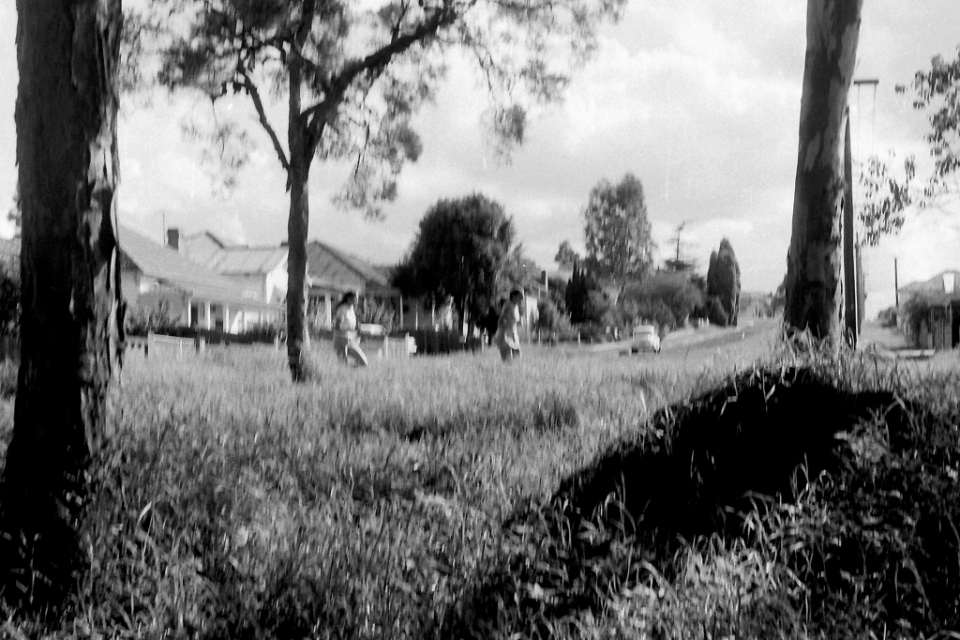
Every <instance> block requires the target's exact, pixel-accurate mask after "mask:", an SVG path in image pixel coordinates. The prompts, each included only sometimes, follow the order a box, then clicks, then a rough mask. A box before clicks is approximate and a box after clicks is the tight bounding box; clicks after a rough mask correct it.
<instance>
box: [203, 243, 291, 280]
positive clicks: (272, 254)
mask: <svg viewBox="0 0 960 640" xmlns="http://www.w3.org/2000/svg"><path fill="white" fill-rule="evenodd" d="M287 253H288V250H287V248H286V247H244V246H240V247H224V248H223V249H222V250H221V251H218V252H217V253H216V254H214V256H213V257H212V259H211V260H210V261H209V262H208V263H207V265H206V266H208V267H210V268H211V269H213V270H214V271H216V272H217V273H222V274H225V275H253V274H264V273H269V272H271V271H273V270H274V269H276V268H277V267H278V266H280V265H281V264H283V262H284V261H285V260H286V259H287Z"/></svg>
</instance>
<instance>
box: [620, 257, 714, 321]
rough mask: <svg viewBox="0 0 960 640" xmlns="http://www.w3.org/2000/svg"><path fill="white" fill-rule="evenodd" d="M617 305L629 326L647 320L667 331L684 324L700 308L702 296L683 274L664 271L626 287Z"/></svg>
mask: <svg viewBox="0 0 960 640" xmlns="http://www.w3.org/2000/svg"><path fill="white" fill-rule="evenodd" d="M618 304H619V305H620V308H621V310H622V312H623V314H624V316H625V317H626V319H627V320H628V321H629V322H630V323H631V324H633V323H636V322H639V321H644V320H646V321H652V322H654V323H656V324H657V325H660V327H661V328H669V327H674V326H680V325H681V324H683V323H684V322H685V321H686V319H687V318H688V317H689V316H690V314H691V313H693V311H694V309H696V308H698V307H700V306H701V305H702V304H703V294H702V293H701V291H700V289H699V288H698V287H697V285H696V284H695V283H694V282H693V281H692V280H691V279H690V278H689V277H688V276H687V274H686V273H677V272H667V271H663V272H657V273H653V274H650V275H649V276H647V277H646V278H644V279H643V280H642V281H640V282H635V283H630V284H628V285H627V286H626V287H625V288H624V291H623V295H622V296H621V299H620V300H619V301H618Z"/></svg>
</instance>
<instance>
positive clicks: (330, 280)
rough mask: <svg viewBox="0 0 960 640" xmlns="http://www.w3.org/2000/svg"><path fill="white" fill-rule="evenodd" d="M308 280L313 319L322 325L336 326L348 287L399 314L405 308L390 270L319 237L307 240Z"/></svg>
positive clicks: (363, 298)
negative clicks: (392, 283) (339, 303)
mask: <svg viewBox="0 0 960 640" xmlns="http://www.w3.org/2000/svg"><path fill="white" fill-rule="evenodd" d="M307 283H308V287H309V288H308V291H307V308H308V313H309V316H310V321H311V322H313V323H314V325H315V326H317V327H319V328H325V329H328V328H330V327H331V326H332V325H331V321H332V316H333V308H334V307H335V306H336V304H337V301H338V299H339V298H340V296H342V295H343V294H344V293H346V292H348V291H352V292H354V293H356V294H357V297H358V298H360V299H361V301H362V303H373V304H376V305H377V306H378V307H380V308H383V309H387V310H390V311H392V312H393V313H394V314H395V316H396V315H399V313H400V309H402V308H403V299H402V298H401V296H400V292H399V291H398V290H397V289H394V288H393V287H391V286H390V277H389V274H388V273H387V270H385V269H380V268H378V267H375V266H373V265H371V264H370V263H368V262H366V261H365V260H363V259H361V258H358V257H357V256H354V255H351V254H349V253H346V252H344V251H340V250H339V249H336V248H334V247H331V246H330V245H328V244H326V243H324V242H320V241H319V240H311V241H310V242H309V243H307Z"/></svg>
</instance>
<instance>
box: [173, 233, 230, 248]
mask: <svg viewBox="0 0 960 640" xmlns="http://www.w3.org/2000/svg"><path fill="white" fill-rule="evenodd" d="M201 237H206V238H208V239H209V240H210V241H211V242H213V244H215V245H217V246H218V247H220V248H221V249H222V248H223V247H226V246H227V243H226V242H224V241H223V240H221V239H220V237H219V236H217V235H216V234H214V233H213V232H212V231H199V232H197V233H191V234H190V235H185V236H183V239H184V240H197V239H198V238H201Z"/></svg>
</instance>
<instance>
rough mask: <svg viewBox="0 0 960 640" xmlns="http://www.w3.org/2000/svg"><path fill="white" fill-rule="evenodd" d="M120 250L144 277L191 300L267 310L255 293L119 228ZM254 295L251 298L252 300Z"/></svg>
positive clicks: (171, 250)
mask: <svg viewBox="0 0 960 640" xmlns="http://www.w3.org/2000/svg"><path fill="white" fill-rule="evenodd" d="M119 240H120V251H121V253H122V254H123V255H124V257H126V258H127V259H128V260H129V261H130V262H132V263H133V264H134V265H135V266H136V268H137V269H139V270H140V271H141V272H142V273H143V274H144V275H146V276H148V277H150V278H154V279H156V280H157V281H158V282H159V283H161V285H167V286H172V287H175V288H177V289H181V290H183V291H186V292H187V293H190V294H191V295H193V296H194V297H197V298H203V299H207V300H210V301H211V302H222V303H225V304H231V303H232V304H237V305H243V306H246V307H254V306H255V307H269V306H270V305H265V304H263V303H262V302H259V300H258V296H259V293H258V292H247V291H246V290H245V289H244V288H243V287H242V286H240V285H238V284H237V283H235V282H234V281H232V280H230V279H228V278H225V277H223V276H221V275H219V274H217V273H215V272H214V271H212V270H211V269H209V268H207V267H204V266H202V265H199V264H196V263H194V262H191V261H190V260H187V259H186V258H185V257H184V256H183V255H181V254H180V253H179V252H178V251H176V250H175V249H170V248H168V247H163V246H161V245H159V244H157V243H155V242H152V241H150V240H148V239H147V238H146V237H144V236H142V235H140V234H139V233H137V232H135V231H133V230H131V229H129V228H127V227H124V226H122V225H121V227H120V233H119ZM251 295H253V296H254V297H251Z"/></svg>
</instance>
